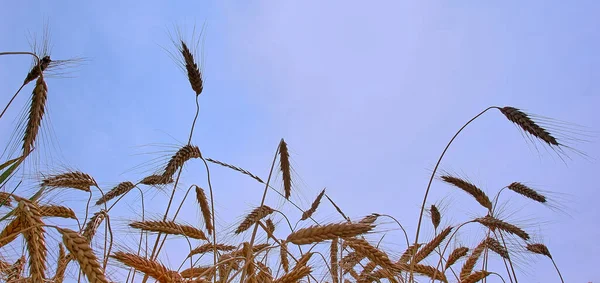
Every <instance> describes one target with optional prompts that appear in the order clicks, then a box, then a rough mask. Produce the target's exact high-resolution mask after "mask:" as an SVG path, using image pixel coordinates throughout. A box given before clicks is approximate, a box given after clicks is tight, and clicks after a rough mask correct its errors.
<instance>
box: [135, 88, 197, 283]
mask: <svg viewBox="0 0 600 283" xmlns="http://www.w3.org/2000/svg"><path fill="white" fill-rule="evenodd" d="M199 113H200V104H199V103H198V96H196V114H195V115H194V120H193V122H192V128H191V129H190V136H189V138H188V143H187V144H188V145H190V144H191V143H192V136H193V134H194V128H195V126H196V120H197V119H198V114H199ZM182 171H183V166H181V167H179V170H178V172H177V178H176V179H175V184H173V190H172V191H171V196H170V197H169V203H168V204H167V210H166V211H165V214H164V216H163V220H167V216H168V215H169V210H170V209H171V205H172V203H173V199H174V197H175V191H176V190H177V185H178V184H179V178H180V177H181V172H182ZM161 235H162V233H160V232H159V233H158V235H157V236H156V242H154V247H153V248H152V253H151V254H150V259H151V260H152V259H155V258H156V257H158V253H159V252H160V249H159V248H158V245H159V241H160V237H161ZM165 240H166V236H165V238H164V239H162V242H161V247H162V245H163V244H164V242H165ZM148 278H149V276H148V275H145V276H144V279H143V280H142V283H146V282H147V281H148Z"/></svg>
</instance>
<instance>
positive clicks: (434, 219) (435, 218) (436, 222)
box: [429, 204, 442, 229]
mask: <svg viewBox="0 0 600 283" xmlns="http://www.w3.org/2000/svg"><path fill="white" fill-rule="evenodd" d="M429 212H430V213H431V223H432V224H433V228H434V229H437V228H438V226H440V222H441V221H442V214H441V213H440V210H439V209H438V208H437V207H436V206H435V205H433V204H432V205H431V208H430V209H429Z"/></svg>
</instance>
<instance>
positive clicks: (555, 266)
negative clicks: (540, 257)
mask: <svg viewBox="0 0 600 283" xmlns="http://www.w3.org/2000/svg"><path fill="white" fill-rule="evenodd" d="M550 260H551V261H552V264H553V265H554V268H556V272H558V277H560V282H562V283H565V280H564V279H563V277H562V274H560V270H558V266H557V265H556V262H555V261H554V259H553V258H550Z"/></svg>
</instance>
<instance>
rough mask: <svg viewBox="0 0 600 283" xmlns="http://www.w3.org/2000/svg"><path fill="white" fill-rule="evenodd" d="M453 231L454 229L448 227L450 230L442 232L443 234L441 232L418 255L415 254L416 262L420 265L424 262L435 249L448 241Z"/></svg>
mask: <svg viewBox="0 0 600 283" xmlns="http://www.w3.org/2000/svg"><path fill="white" fill-rule="evenodd" d="M451 231H452V227H448V228H446V229H444V230H442V232H440V233H439V234H438V235H437V236H435V237H434V238H433V239H432V240H431V241H430V242H429V243H427V244H426V245H424V246H423V247H422V248H421V249H420V250H419V251H418V252H417V254H415V256H414V262H415V263H419V262H421V261H422V260H424V259H425V258H426V257H427V256H428V255H429V254H431V252H433V250H434V249H435V248H437V247H438V246H439V245H440V244H441V243H442V242H443V241H444V239H446V237H447V236H448V235H449V234H450V232H451Z"/></svg>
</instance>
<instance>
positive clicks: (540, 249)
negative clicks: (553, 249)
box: [526, 243, 552, 259]
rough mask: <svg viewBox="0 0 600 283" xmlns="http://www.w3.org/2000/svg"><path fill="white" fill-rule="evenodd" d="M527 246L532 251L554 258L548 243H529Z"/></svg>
mask: <svg viewBox="0 0 600 283" xmlns="http://www.w3.org/2000/svg"><path fill="white" fill-rule="evenodd" d="M526 248H527V250H528V251H530V252H532V253H536V254H541V255H545V256H547V257H548V258H550V259H552V255H551V254H550V250H548V247H547V246H546V245H544V244H541V243H533V244H527V246H526Z"/></svg>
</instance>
